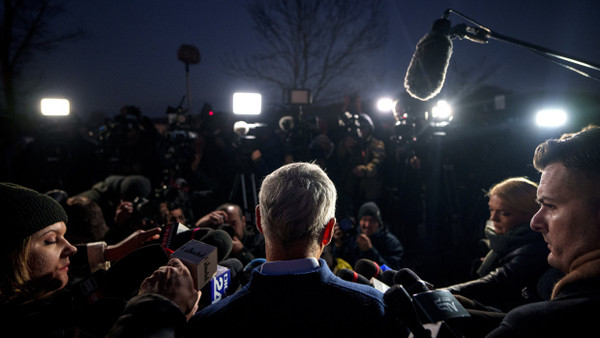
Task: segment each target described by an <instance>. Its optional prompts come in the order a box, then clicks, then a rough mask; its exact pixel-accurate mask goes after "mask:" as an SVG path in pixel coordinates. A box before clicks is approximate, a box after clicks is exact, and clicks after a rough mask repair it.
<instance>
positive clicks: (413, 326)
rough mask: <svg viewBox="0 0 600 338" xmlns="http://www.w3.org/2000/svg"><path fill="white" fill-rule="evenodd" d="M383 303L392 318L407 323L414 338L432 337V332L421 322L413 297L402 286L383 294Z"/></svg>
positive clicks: (392, 288)
mask: <svg viewBox="0 0 600 338" xmlns="http://www.w3.org/2000/svg"><path fill="white" fill-rule="evenodd" d="M383 301H384V303H385V306H386V308H387V309H388V311H389V312H390V313H391V314H392V316H394V317H395V318H397V319H399V320H400V321H402V322H403V323H405V324H406V326H407V327H408V329H409V330H410V331H411V332H412V334H413V336H414V337H431V332H430V331H428V330H426V329H425V328H424V327H423V324H422V323H421V321H420V320H419V316H418V314H417V310H416V309H415V307H414V305H413V301H412V297H411V296H410V295H409V294H408V292H407V291H406V290H405V289H404V288H403V287H402V285H399V284H396V285H393V286H392V287H390V288H389V289H388V290H387V291H386V292H385V293H384V294H383Z"/></svg>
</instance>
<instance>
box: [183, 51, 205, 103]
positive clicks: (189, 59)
mask: <svg viewBox="0 0 600 338" xmlns="http://www.w3.org/2000/svg"><path fill="white" fill-rule="evenodd" d="M177 58H178V59H179V61H181V62H183V63H185V82H186V88H187V90H186V92H187V101H188V107H187V108H188V110H190V108H191V106H192V103H191V96H192V95H191V91H190V64H198V63H200V52H199V51H198V49H197V48H196V47H194V46H192V45H181V46H180V47H179V49H178V50H177Z"/></svg>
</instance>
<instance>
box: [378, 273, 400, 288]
mask: <svg viewBox="0 0 600 338" xmlns="http://www.w3.org/2000/svg"><path fill="white" fill-rule="evenodd" d="M396 272H398V271H396V270H392V269H389V270H385V271H384V272H382V273H381V278H380V280H381V281H382V282H383V283H384V284H386V285H390V286H391V285H394V276H395V275H396Z"/></svg>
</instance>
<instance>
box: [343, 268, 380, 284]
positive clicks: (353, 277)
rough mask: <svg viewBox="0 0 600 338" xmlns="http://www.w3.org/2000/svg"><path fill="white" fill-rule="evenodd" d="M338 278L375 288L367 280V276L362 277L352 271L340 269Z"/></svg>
mask: <svg viewBox="0 0 600 338" xmlns="http://www.w3.org/2000/svg"><path fill="white" fill-rule="evenodd" d="M336 276H338V277H340V278H341V279H343V280H345V281H348V282H352V283H358V284H364V285H369V286H373V285H372V284H371V282H370V281H369V280H368V279H367V278H365V276H362V275H360V274H358V273H356V272H355V271H352V270H350V269H340V271H338V272H337V274H336Z"/></svg>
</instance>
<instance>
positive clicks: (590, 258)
mask: <svg viewBox="0 0 600 338" xmlns="http://www.w3.org/2000/svg"><path fill="white" fill-rule="evenodd" d="M599 278H600V250H595V251H591V252H588V253H586V254H584V255H581V256H579V257H577V258H576V259H575V260H574V261H573V263H571V266H570V267H569V273H567V274H566V275H565V276H564V277H563V278H561V279H560V280H559V281H558V283H556V285H555V286H554V289H553V290H552V297H551V298H550V299H554V297H556V296H557V295H558V294H559V293H560V290H561V289H562V288H563V287H564V286H565V285H568V284H572V283H574V282H581V281H585V280H593V279H599Z"/></svg>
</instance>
